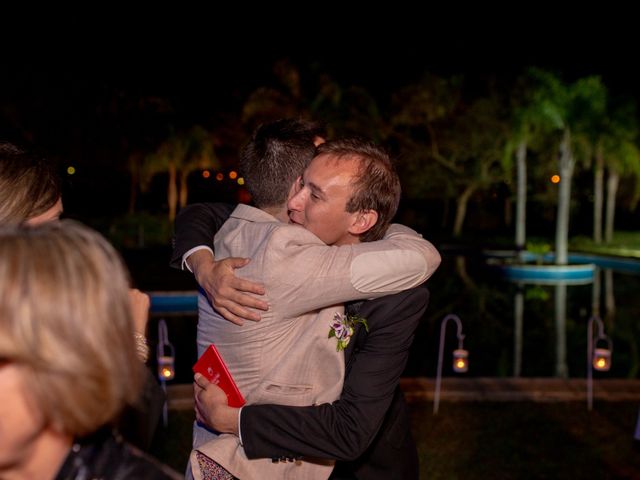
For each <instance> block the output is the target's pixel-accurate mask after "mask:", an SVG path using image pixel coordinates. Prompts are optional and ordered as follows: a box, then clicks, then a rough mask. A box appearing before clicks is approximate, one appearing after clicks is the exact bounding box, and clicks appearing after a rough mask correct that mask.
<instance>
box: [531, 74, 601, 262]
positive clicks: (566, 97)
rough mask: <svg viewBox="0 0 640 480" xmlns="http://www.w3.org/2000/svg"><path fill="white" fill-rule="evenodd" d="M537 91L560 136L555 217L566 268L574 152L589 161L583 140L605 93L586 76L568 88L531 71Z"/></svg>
mask: <svg viewBox="0 0 640 480" xmlns="http://www.w3.org/2000/svg"><path fill="white" fill-rule="evenodd" d="M531 73H532V75H533V76H534V77H535V79H536V81H537V82H539V85H540V88H539V89H538V91H537V95H538V96H539V98H538V99H537V101H539V102H540V104H541V106H542V108H543V109H545V110H546V115H547V116H548V118H549V120H550V124H551V125H553V126H554V127H555V129H556V131H557V132H558V133H559V134H560V139H559V154H558V173H559V175H560V183H559V188H558V207H557V216H556V242H555V243H556V245H555V250H556V255H555V263H556V264H557V265H566V264H567V258H568V244H569V216H570V205H571V183H572V179H573V172H574V168H575V165H576V152H578V154H581V155H580V156H581V157H582V158H589V157H590V154H589V153H588V151H589V147H590V145H591V144H590V143H589V142H588V141H587V140H586V139H587V137H588V132H589V131H590V130H591V128H590V126H591V124H592V122H593V118H594V117H595V118H597V117H598V116H599V115H601V114H602V112H603V111H604V109H605V105H606V90H605V88H604V86H603V84H602V82H601V81H600V79H599V78H598V77H594V76H591V77H586V78H582V79H579V80H578V81H576V82H575V83H573V84H570V85H567V84H565V83H563V82H562V81H561V80H560V79H559V78H558V77H556V76H555V75H554V74H552V73H550V72H545V71H542V70H534V71H532V72H531Z"/></svg>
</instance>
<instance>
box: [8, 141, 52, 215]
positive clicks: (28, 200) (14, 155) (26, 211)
mask: <svg viewBox="0 0 640 480" xmlns="http://www.w3.org/2000/svg"><path fill="white" fill-rule="evenodd" d="M60 196H61V188H60V179H59V178H58V173H57V171H56V169H55V166H54V165H53V164H52V162H50V161H48V160H46V159H44V158H41V157H39V156H37V155H35V154H32V153H28V152H24V151H22V150H20V149H19V148H18V147H16V146H15V145H12V144H10V143H6V142H0V224H2V225H8V224H12V225H17V224H20V223H22V222H24V221H26V220H28V219H29V218H32V217H35V216H38V215H40V214H42V213H44V212H46V211H47V210H49V209H50V208H51V207H53V206H54V205H55V203H56V202H57V201H58V200H59V199H60Z"/></svg>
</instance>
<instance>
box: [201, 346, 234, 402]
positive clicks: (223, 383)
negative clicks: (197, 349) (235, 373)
mask: <svg viewBox="0 0 640 480" xmlns="http://www.w3.org/2000/svg"><path fill="white" fill-rule="evenodd" d="M193 371H194V372H197V373H201V374H202V375H204V376H205V377H206V379H207V380H209V381H210V382H213V378H214V376H215V375H216V374H220V378H219V381H218V386H219V387H220V388H221V389H222V390H224V393H226V394H227V403H228V404H229V406H230V407H241V406H243V405H244V404H245V400H244V397H243V396H242V393H240V390H238V386H237V385H236V382H235V381H234V380H233V377H232V376H231V373H229V370H228V369H227V366H226V365H225V363H224V360H222V357H221V356H220V354H219V353H218V350H217V349H216V347H215V346H214V345H213V344H212V345H209V348H207V349H206V350H205V351H204V353H203V354H202V356H201V357H200V358H199V359H198V361H197V362H196V364H195V365H194V366H193Z"/></svg>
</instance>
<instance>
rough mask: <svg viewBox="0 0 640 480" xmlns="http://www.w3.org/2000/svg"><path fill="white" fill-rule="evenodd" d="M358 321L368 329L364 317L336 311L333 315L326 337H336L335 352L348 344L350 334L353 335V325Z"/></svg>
mask: <svg viewBox="0 0 640 480" xmlns="http://www.w3.org/2000/svg"><path fill="white" fill-rule="evenodd" d="M358 323H361V324H362V325H363V326H364V328H365V330H366V331H367V332H368V331H369V325H367V319H366V318H363V317H358V316H355V315H347V314H340V313H337V312H336V314H335V315H334V316H333V321H332V322H331V324H330V325H331V328H330V329H329V337H328V338H331V337H336V339H337V340H338V344H337V345H336V351H337V352H340V351H342V350H344V349H345V348H347V345H349V341H350V340H351V335H353V332H354V331H355V326H356V325H357V324H358Z"/></svg>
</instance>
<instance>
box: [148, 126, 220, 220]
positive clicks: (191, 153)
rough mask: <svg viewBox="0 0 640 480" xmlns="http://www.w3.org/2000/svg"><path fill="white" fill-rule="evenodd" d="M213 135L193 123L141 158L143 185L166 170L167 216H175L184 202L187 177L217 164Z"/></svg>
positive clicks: (186, 191)
mask: <svg viewBox="0 0 640 480" xmlns="http://www.w3.org/2000/svg"><path fill="white" fill-rule="evenodd" d="M218 167H219V162H218V159H217V157H216V155H215V149H214V142H213V136H212V134H211V133H210V132H208V131H207V130H205V129H204V128H203V127H201V126H199V125H196V126H194V127H192V128H191V129H189V130H187V131H186V132H182V133H178V134H175V133H174V134H173V135H171V136H170V137H169V138H167V139H166V140H165V141H164V142H162V143H161V144H160V146H159V147H158V148H157V150H156V151H155V152H154V153H152V154H150V155H148V156H147V157H146V158H145V160H144V162H143V169H142V175H141V179H142V185H143V186H145V187H146V186H148V184H149V182H150V180H151V178H152V177H153V175H155V174H157V173H160V172H168V174H169V179H168V183H167V200H168V204H169V220H170V221H173V220H174V219H175V216H176V212H177V207H178V204H179V205H180V207H184V206H185V205H186V204H187V199H188V189H187V178H188V176H189V174H190V173H191V172H193V171H195V170H198V169H209V168H218Z"/></svg>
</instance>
